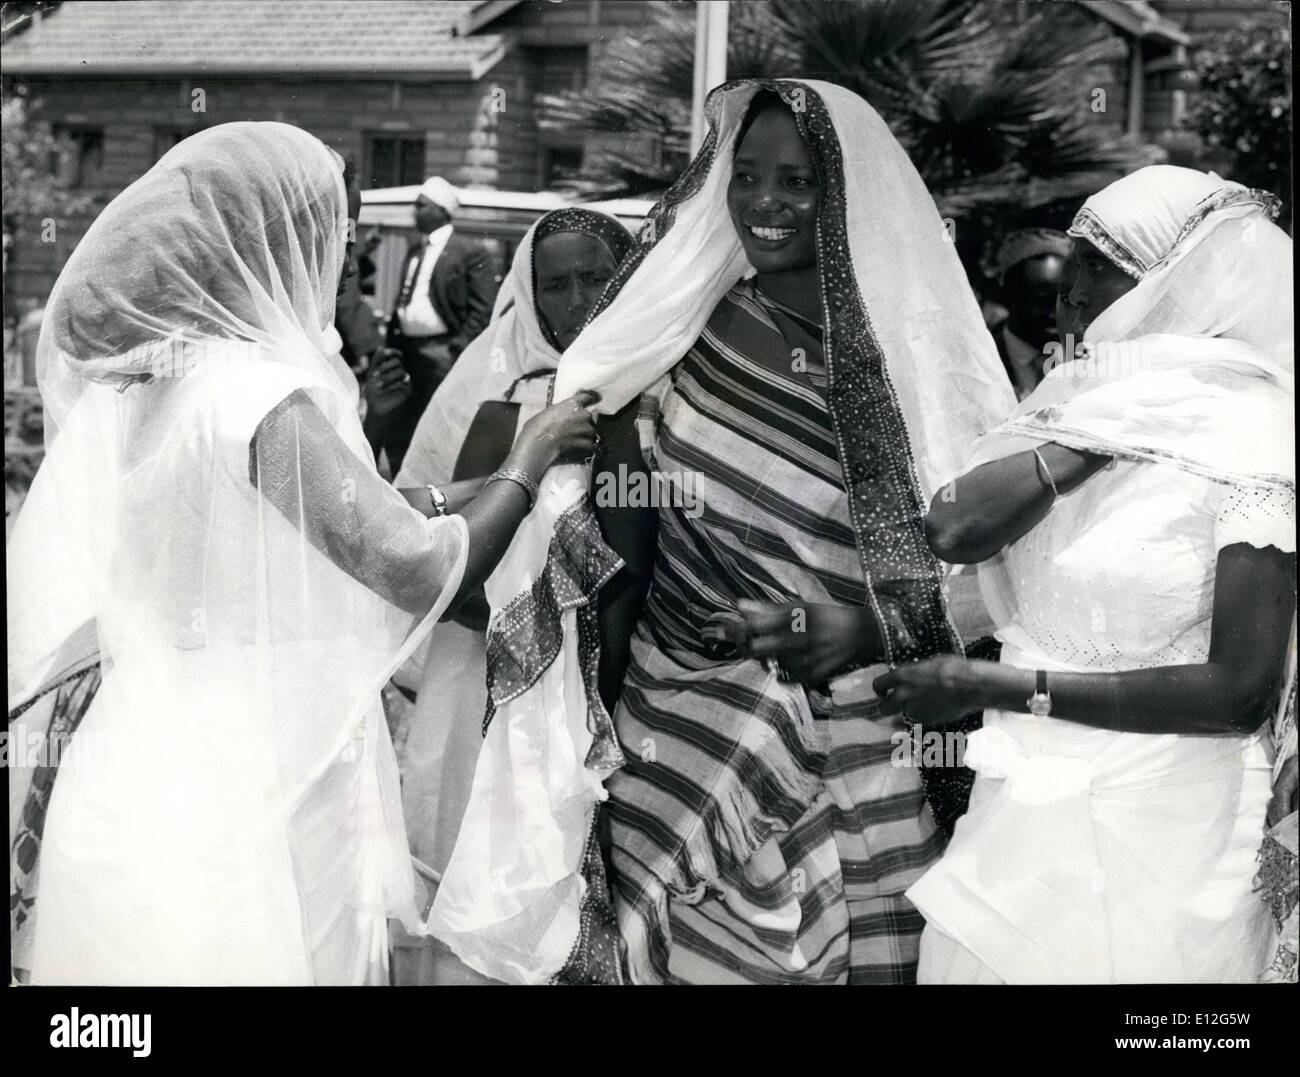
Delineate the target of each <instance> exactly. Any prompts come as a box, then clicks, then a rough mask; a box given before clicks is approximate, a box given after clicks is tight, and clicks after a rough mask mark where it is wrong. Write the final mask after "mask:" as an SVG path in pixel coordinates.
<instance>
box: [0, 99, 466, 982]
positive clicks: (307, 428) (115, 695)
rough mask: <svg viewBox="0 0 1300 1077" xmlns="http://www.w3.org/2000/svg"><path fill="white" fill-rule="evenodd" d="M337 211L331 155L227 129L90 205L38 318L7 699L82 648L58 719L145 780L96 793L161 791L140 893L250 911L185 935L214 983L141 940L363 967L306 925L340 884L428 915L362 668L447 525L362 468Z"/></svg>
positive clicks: (374, 664)
mask: <svg viewBox="0 0 1300 1077" xmlns="http://www.w3.org/2000/svg"><path fill="white" fill-rule="evenodd" d="M348 227H349V225H348V221H347V206H346V193H345V190H344V183H343V177H342V161H341V159H340V158H339V157H338V155H337V154H335V153H333V152H332V151H331V150H329V149H328V148H327V147H326V146H325V145H324V144H323V143H322V142H320V141H319V140H318V139H316V138H314V137H312V136H311V135H308V134H307V133H306V132H304V131H301V130H299V129H297V128H295V127H292V126H289V125H287V124H279V123H232V124H225V125H222V126H219V127H215V128H211V129H209V130H207V131H204V132H201V133H199V134H196V135H194V136H192V137H191V138H189V139H186V140H185V141H184V142H183V143H181V144H180V145H179V146H177V147H176V148H175V149H174V150H172V151H171V152H169V153H168V154H167V155H166V156H165V157H163V158H162V159H161V160H160V161H159V162H158V163H157V164H156V165H155V166H154V167H153V168H152V169H151V170H150V171H149V172H148V173H146V174H145V175H144V176H143V177H142V178H141V179H139V180H138V181H136V182H135V183H134V184H132V185H131V186H130V187H129V188H127V189H126V190H125V191H124V192H123V193H122V194H121V195H119V196H118V198H117V199H115V200H114V201H113V202H112V203H111V204H110V205H109V206H108V207H107V208H106V209H105V210H104V212H103V213H102V214H101V215H100V217H99V218H98V219H97V220H96V221H95V223H94V224H93V225H92V226H91V228H90V230H89V231H88V232H87V234H86V236H85V238H84V239H83V240H82V242H81V243H80V245H79V246H78V247H77V249H76V250H75V251H74V253H73V255H72V257H71V258H70V260H69V262H68V264H67V266H66V267H65V268H64V270H63V272H62V274H61V275H60V277H59V280H58V283H57V284H56V286H55V288H54V291H53V293H52V295H51V299H50V303H49V305H48V307H47V310H46V313H45V321H44V325H43V328H42V332H41V337H40V342H39V345H38V355H37V363H38V381H39V385H40V389H41V394H42V398H43V401H44V404H45V408H46V421H47V442H48V452H47V456H46V459H45V461H44V463H43V464H42V466H41V468H40V470H39V472H38V474H37V476H36V479H35V481H34V483H33V486H32V490H31V493H30V495H29V497H28V500H27V502H26V503H25V505H24V507H23V509H22V512H21V513H20V517H19V520H18V522H17V525H16V527H15V530H14V534H13V536H12V539H11V543H10V546H9V551H8V561H9V581H10V588H9V600H8V609H9V622H10V649H9V676H10V696H9V702H10V709H11V711H12V710H13V709H14V708H15V707H19V706H21V705H23V704H24V703H26V702H28V701H30V700H31V699H34V698H36V697H37V696H38V695H39V694H41V693H42V692H44V691H46V690H48V689H49V688H50V687H51V686H52V685H54V684H57V683H59V681H60V680H62V679H64V678H66V676H67V675H69V674H70V673H73V672H75V671H77V670H78V669H81V668H84V667H85V665H86V664H88V663H90V662H93V661H96V660H100V659H102V660H103V663H104V670H105V675H104V682H103V685H102V687H101V689H100V693H99V696H98V697H97V698H96V700H95V703H94V705H93V706H92V709H91V712H90V714H89V715H88V717H87V719H86V721H85V722H84V723H83V726H82V729H81V730H80V731H79V733H78V738H79V739H80V738H82V737H83V736H86V737H90V736H96V735H100V736H103V737H105V740H106V744H105V748H104V750H106V751H108V752H109V755H110V757H114V758H119V757H116V756H113V753H116V752H126V751H128V750H129V751H130V752H131V753H134V754H132V755H131V756H130V758H129V759H126V758H119V762H120V763H121V768H120V771H112V770H111V769H110V771H107V772H105V773H121V774H138V775H139V776H140V777H139V783H140V784H139V785H138V787H137V789H136V790H135V791H131V790H127V789H122V790H120V793H121V795H120V796H116V798H115V799H114V800H113V804H114V806H115V807H116V808H119V809H120V810H122V811H128V812H129V811H133V810H136V807H138V806H140V805H142V804H143V803H144V802H145V801H146V800H147V799H148V798H149V797H151V796H155V795H158V796H161V795H163V791H164V790H165V789H171V788H172V787H175V788H174V789H173V799H174V802H175V803H174V808H169V809H168V810H167V811H165V812H158V811H148V812H144V813H143V816H142V817H143V818H145V819H147V820H148V822H147V823H142V824H141V830H140V832H139V833H137V834H135V835H133V837H134V838H136V839H137V840H138V841H139V843H140V849H141V857H142V858H147V857H148V855H149V850H151V849H152V850H154V851H155V852H156V851H157V850H159V849H171V850H173V854H172V855H171V856H170V860H171V862H172V866H171V868H170V869H168V868H164V867H163V866H162V865H161V864H160V866H159V867H160V870H159V881H158V882H157V885H156V886H154V887H147V888H145V889H148V890H149V891H150V892H149V893H148V894H146V895H143V896H142V895H140V894H138V893H137V894H134V895H132V898H133V900H138V901H142V902H143V903H144V904H143V905H142V908H145V907H147V908H149V909H151V910H153V912H152V913H150V914H149V915H156V916H157V917H159V919H160V925H161V922H162V921H164V920H165V919H166V917H167V916H168V915H170V910H172V909H184V908H188V907H191V906H192V905H193V895H194V894H196V893H201V894H204V895H205V896H204V899H203V900H204V901H205V902H209V901H210V902H214V903H215V904H216V906H218V908H217V909H215V910H210V912H211V913H212V916H213V917H215V918H219V917H220V916H223V915H227V914H229V915H232V916H236V917H237V918H239V919H240V921H241V922H259V923H261V924H262V928H264V930H265V934H266V937H265V939H263V940H262V941H261V944H260V945H259V946H257V947H255V949H257V951H258V953H257V954H254V955H250V954H249V953H247V952H240V953H238V954H231V955H229V956H227V957H226V958H225V959H224V960H225V962H226V964H224V965H223V964H222V960H223V959H222V958H221V955H220V950H221V947H209V948H207V949H200V950H199V951H197V953H198V957H195V956H194V954H193V953H191V954H190V959H191V961H212V962H214V963H215V964H214V965H213V966H212V967H211V968H209V969H207V970H206V976H207V978H206V979H204V976H205V970H204V969H202V968H197V969H196V968H190V969H185V968H183V967H179V966H180V963H181V962H182V961H183V958H182V957H181V956H177V957H176V958H175V960H176V962H177V963H178V968H177V969H176V970H175V976H174V977H173V971H172V970H171V969H169V968H166V967H164V966H166V963H167V962H168V960H170V959H169V957H168V955H167V954H166V953H165V946H164V945H163V944H160V945H159V947H158V951H157V953H155V958H156V959H157V961H158V962H159V963H160V965H159V966H158V967H156V968H155V969H154V973H155V975H156V977H157V982H174V981H175V980H180V981H183V982H262V981H274V980H277V979H278V980H284V979H287V980H289V981H291V982H302V981H304V980H313V981H315V982H354V981H355V980H356V979H357V977H358V972H357V969H356V968H355V967H352V966H351V965H349V962H351V961H353V959H354V958H355V951H354V950H351V949H349V948H348V946H344V945H342V944H338V943H337V940H334V941H332V942H328V941H326V939H327V937H328V936H330V933H331V932H332V931H335V930H344V931H346V930H352V927H353V926H355V924H356V923H357V920H356V918H350V917H348V916H346V915H340V913H339V908H338V907H339V905H340V904H341V905H342V906H344V907H346V908H350V909H354V910H366V911H368V912H369V913H370V914H371V919H372V920H373V918H374V917H382V916H383V915H387V914H388V913H390V912H391V913H392V914H393V915H400V916H401V917H403V918H404V919H405V920H406V922H407V923H409V924H415V923H416V922H417V920H418V917H417V913H416V910H415V908H414V893H415V890H414V886H413V879H412V876H411V872H410V866H409V860H408V854H407V850H406V842H405V831H404V829H403V826H402V817H401V808H400V804H398V802H397V778H396V768H395V764H394V762H393V760H392V746H391V743H390V741H389V738H388V732H387V729H386V727H385V726H384V723H383V718H382V714H381V713H379V712H378V700H379V691H380V688H381V687H382V685H383V683H384V681H385V680H386V679H387V677H388V676H389V675H390V674H391V671H392V669H394V668H395V667H396V666H397V665H398V664H400V662H401V661H403V660H404V659H405V657H406V656H407V655H408V654H409V653H410V651H411V650H412V649H413V648H414V647H415V646H416V645H417V644H418V643H419V642H420V640H421V639H423V638H424V636H425V635H427V633H428V631H429V629H430V628H431V627H432V625H433V624H434V623H435V621H436V618H437V617H438V616H439V615H440V613H441V611H442V610H443V609H444V608H445V606H446V604H447V601H449V599H450V596H451V595H452V594H454V592H455V589H456V587H457V586H458V585H459V579H460V573H461V571H462V570H463V565H464V547H465V528H464V523H463V521H462V520H460V519H459V518H448V519H447V520H443V521H425V520H424V519H423V518H422V517H420V516H419V514H418V513H415V512H414V510H412V509H411V508H410V507H409V506H408V505H407V504H406V503H405V501H404V500H403V499H402V498H401V497H400V495H398V494H397V493H396V491H393V490H392V489H391V488H390V487H389V486H388V485H387V484H386V483H384V482H383V481H382V480H381V479H379V477H378V476H377V475H376V474H375V469H374V462H373V457H372V456H371V453H370V451H369V448H368V446H367V444H366V441H365V438H364V435H363V434H362V431H361V425H360V421H359V419H358V416H357V409H356V402H357V392H356V383H355V379H354V378H353V376H352V374H351V373H350V371H349V370H348V368H347V367H346V365H345V364H344V363H343V362H342V360H341V359H340V358H339V356H338V353H337V335H336V334H334V332H333V329H332V322H333V317H334V299H335V293H336V289H337V285H338V280H339V275H340V272H341V269H342V265H343V259H344V254H345V244H346V241H347V230H348ZM127 745H129V748H128V747H127ZM133 806H135V807H133ZM195 850H200V851H201V852H198V853H196V852H195ZM366 850H369V851H366ZM162 859H163V860H167V859H169V858H168V857H163V858H162ZM361 863H365V864H366V865H367V867H366V870H365V871H359V870H357V865H358V864H361ZM178 865H183V866H184V868H185V871H186V872H190V873H191V874H189V875H185V874H184V873H183V872H181V871H180V867H179V866H178ZM169 872H170V873H169ZM164 879H171V880H172V881H173V882H174V885H175V886H176V887H178V888H180V889H188V890H189V891H191V893H188V894H183V893H179V892H176V893H172V892H169V886H168V883H167V882H165V881H163V880H164ZM232 880H233V881H232ZM227 888H228V889H229V892H228V893H226V892H225V891H226V890H227ZM104 901H105V902H108V901H109V899H108V898H107V897H106V898H104ZM227 904H229V906H230V907H225V906H226V905H227ZM205 907H206V906H205ZM100 908H102V909H107V908H108V905H107V904H104V905H102V906H100ZM223 909H224V911H223ZM254 910H256V911H254ZM90 911H91V913H94V912H95V911H96V908H95V907H94V906H92V907H91V910H90ZM141 915H142V916H144V915H145V914H143V913H142V914H141ZM178 915H179V914H178ZM145 918H146V919H147V916H145ZM286 925H288V927H287V928H286ZM331 925H332V926H331ZM349 925H352V926H349ZM158 930H159V935H160V938H161V939H163V940H166V939H167V929H166V927H165V925H162V926H160V927H159V929H158ZM214 930H215V929H214ZM257 930H258V929H257V928H256V925H255V924H254V926H250V927H249V929H248V932H249V934H248V936H247V937H248V938H250V939H253V938H256V937H257V934H256V932H257ZM304 939H310V940H312V948H315V949H316V952H315V953H313V954H311V955H310V956H309V957H308V958H307V959H306V961H307V964H304V960H305V959H304V955H303V953H302V944H303V941H304ZM186 941H187V942H189V941H190V940H189V939H188V938H187V940H186ZM45 944H46V946H47V957H48V947H49V946H51V945H55V940H52V939H51V938H49V937H48V936H47V937H46V938H45ZM195 944H196V945H197V943H195ZM41 945H42V935H41V934H40V933H39V932H38V935H37V953H38V958H39V954H40V950H41ZM69 945H72V944H71V943H69ZM172 945H173V946H174V948H175V950H176V952H177V954H178V955H180V954H183V953H184V952H185V947H184V946H180V945H177V944H175V942H174V940H173V943H172ZM309 949H310V948H309ZM66 956H67V957H68V960H69V962H71V963H72V967H74V968H75V967H77V966H76V961H77V957H76V955H75V954H68V955H66ZM380 956H381V957H382V952H381V954H380ZM370 957H373V954H369V953H368V954H366V955H365V958H370ZM83 964H84V961H83ZM192 977H197V979H191V978H192ZM227 977H229V978H230V979H226V978H227Z"/></svg>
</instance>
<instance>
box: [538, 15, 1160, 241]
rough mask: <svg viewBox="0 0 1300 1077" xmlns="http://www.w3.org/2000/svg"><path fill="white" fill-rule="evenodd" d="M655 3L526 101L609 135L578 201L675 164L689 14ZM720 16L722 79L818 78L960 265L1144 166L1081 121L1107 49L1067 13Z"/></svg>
mask: <svg viewBox="0 0 1300 1077" xmlns="http://www.w3.org/2000/svg"><path fill="white" fill-rule="evenodd" d="M655 7H656V9H657V10H656V12H655V17H654V20H653V22H652V24H651V26H650V29H649V31H648V32H647V33H646V34H645V35H643V37H642V38H641V39H638V40H632V39H626V40H623V41H619V42H616V43H614V44H613V45H611V47H610V48H609V49H608V50H607V52H606V54H605V56H604V58H603V61H602V64H601V66H600V69H599V71H598V77H597V80H596V82H595V85H594V86H593V88H591V89H589V90H587V91H584V92H582V93H567V94H562V95H552V96H545V97H542V98H541V99H540V100H539V105H540V109H539V122H540V123H541V125H542V126H544V127H564V128H569V129H574V128H580V129H586V130H595V131H600V132H609V133H610V135H609V138H610V141H611V143H614V144H611V145H609V146H608V147H604V148H600V149H599V150H597V151H596V152H594V153H589V154H588V160H587V162H586V163H585V166H584V169H583V171H582V173H581V174H579V175H578V176H577V177H576V178H575V179H574V180H572V181H570V183H569V184H568V187H569V189H570V190H571V191H573V192H574V193H576V194H578V195H580V196H584V197H615V196H620V195H622V196H627V195H645V194H650V193H657V192H659V191H662V190H663V189H665V188H666V187H667V186H669V185H670V184H671V183H672V181H673V179H674V178H675V177H676V176H677V175H678V174H679V173H680V172H681V170H682V169H683V168H684V167H685V165H686V163H687V152H688V133H689V128H690V88H691V85H692V71H693V63H694V45H695V36H694V24H693V23H694V20H693V19H689V18H683V17H682V6H681V5H678V4H668V3H656V4H655ZM1016 8H1019V9H1020V10H1019V11H1016V10H1014V9H1016ZM730 23H731V25H730V30H729V34H728V48H727V73H728V77H729V78H744V77H775V76H780V75H804V76H807V77H810V78H820V79H825V80H827V81H830V82H835V83H839V84H840V85H843V86H846V87H847V88H849V89H851V90H853V91H855V92H856V93H859V94H861V95H862V96H863V97H865V98H866V99H867V100H868V101H870V102H871V103H872V105H874V106H875V108H876V109H877V110H878V111H879V112H880V113H881V115H882V116H883V117H884V118H885V120H886V121H887V122H888V123H889V125H890V127H891V128H892V129H893V131H894V133H895V134H896V135H897V136H898V138H899V140H900V141H901V142H902V143H903V145H904V146H905V147H906V148H907V150H908V152H909V153H910V154H911V157H912V160H913V161H914V162H915V163H916V166H917V168H918V170H919V171H920V173H921V175H922V177H923V178H924V179H925V181H926V183H927V185H928V186H929V188H930V191H931V193H932V194H933V195H934V197H935V201H936V203H937V204H938V206H939V210H940V213H941V214H942V215H943V216H944V217H948V218H951V219H953V220H954V221H955V222H959V223H958V225H957V227H956V237H957V242H958V249H959V251H961V253H962V255H963V258H964V259H965V260H966V262H967V265H968V266H977V265H979V264H980V262H981V261H982V260H983V259H984V258H986V256H987V250H988V248H989V247H990V245H991V243H992V242H993V240H994V239H995V238H996V236H997V235H998V234H1000V233H1001V232H1003V231H1005V230H1008V229H1011V228H1016V227H1021V226H1024V225H1027V224H1031V223H1032V224H1055V225H1057V226H1060V225H1061V224H1063V223H1064V222H1065V221H1067V220H1068V217H1069V214H1070V213H1071V212H1072V211H1073V209H1074V208H1076V207H1077V205H1078V203H1079V202H1080V201H1081V200H1082V199H1083V198H1084V197H1086V196H1087V195H1088V194H1090V193H1092V192H1093V191H1095V190H1097V189H1098V188H1099V187H1101V186H1103V185H1104V184H1105V183H1107V182H1109V181H1110V180H1112V179H1114V178H1116V177H1117V176H1119V175H1121V174H1123V173H1124V172H1127V171H1131V170H1132V169H1134V168H1136V167H1139V166H1140V165H1142V164H1147V163H1150V161H1151V160H1152V159H1153V151H1152V149H1151V147H1147V146H1142V145H1140V144H1138V143H1136V142H1133V141H1131V140H1129V139H1127V138H1123V137H1117V136H1116V135H1114V134H1113V133H1112V132H1111V130H1110V129H1108V128H1106V127H1105V126H1103V125H1101V124H1098V123H1097V122H1095V118H1094V117H1093V116H1092V115H1091V111H1092V108H1093V107H1095V105H1094V103H1095V102H1096V101H1098V100H1099V99H1098V98H1097V96H1096V95H1095V92H1094V87H1097V85H1098V82H1099V81H1100V80H1099V72H1098V68H1099V67H1101V66H1102V65H1105V64H1107V63H1109V62H1111V61H1114V60H1117V59H1121V58H1122V57H1123V55H1124V51H1123V45H1122V43H1120V42H1119V41H1118V40H1117V39H1115V38H1113V37H1111V36H1110V35H1109V34H1108V32H1107V31H1106V30H1105V29H1103V28H1102V27H1101V26H1100V25H1099V24H1097V23H1096V22H1094V21H1092V20H1090V19H1088V18H1087V16H1086V15H1084V14H1082V13H1081V12H1079V11H1078V10H1077V9H1074V8H1073V7H1072V6H1071V5H1062V4H1006V3H998V4H993V3H990V2H989V0H834V2H822V0H764V2H738V3H733V4H732V5H731V20H730ZM618 143H621V145H619V144H618ZM638 144H640V145H641V146H642V147H644V146H646V145H653V146H655V147H656V148H657V153H654V154H646V153H637V152H635V151H634V147H636V146H637V145H638ZM1156 152H1158V151H1156Z"/></svg>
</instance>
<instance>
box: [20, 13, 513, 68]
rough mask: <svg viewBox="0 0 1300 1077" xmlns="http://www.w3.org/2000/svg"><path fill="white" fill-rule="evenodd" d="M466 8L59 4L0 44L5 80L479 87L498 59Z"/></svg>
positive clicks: (492, 41)
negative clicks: (288, 77) (363, 80)
mask: <svg viewBox="0 0 1300 1077" xmlns="http://www.w3.org/2000/svg"><path fill="white" fill-rule="evenodd" d="M509 6H511V5H502V4H500V3H479V2H475V0H439V2H438V3H429V2H427V0H367V2H365V3H351V2H343V3H340V2H333V3H330V2H321V0H265V2H261V3H230V2H223V0H133V2H132V3H113V2H94V0H84V2H68V3H64V4H62V5H61V6H60V7H59V8H58V9H56V10H55V11H53V12H51V13H49V14H47V15H45V16H44V18H42V19H41V20H40V22H39V23H36V24H35V25H32V26H31V27H29V28H28V29H26V30H24V31H22V32H20V33H17V34H14V35H13V36H12V37H10V38H9V39H8V40H7V41H5V42H4V44H3V45H0V70H3V72H4V74H6V75H104V74H116V75H125V74H152V75H186V76H189V77H193V76H195V75H204V74H207V75H217V74H276V75H280V74H292V73H301V74H329V75H358V74H370V73H379V74H383V75H387V76H389V77H391V76H395V75H406V76H413V75H424V76H431V77H441V78H467V79H474V78H478V77H479V76H480V75H482V74H483V73H484V72H485V71H487V70H488V69H489V68H491V67H492V66H493V65H494V64H495V63H496V62H497V61H498V60H499V59H500V58H501V57H502V56H503V55H504V53H505V49H506V39H505V38H504V37H503V36H502V35H500V34H477V33H473V31H474V30H475V29H476V28H477V26H478V25H479V24H480V23H481V22H482V21H484V19H485V18H490V17H494V16H495V15H496V14H500V12H501V11H503V10H505V9H506V8H508V7H509Z"/></svg>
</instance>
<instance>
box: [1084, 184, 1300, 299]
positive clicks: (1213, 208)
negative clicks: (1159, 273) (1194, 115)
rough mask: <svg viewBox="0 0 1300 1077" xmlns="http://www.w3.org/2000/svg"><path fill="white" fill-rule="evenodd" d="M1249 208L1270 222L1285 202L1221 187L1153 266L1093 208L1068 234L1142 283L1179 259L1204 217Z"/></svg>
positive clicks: (1245, 189)
mask: <svg viewBox="0 0 1300 1077" xmlns="http://www.w3.org/2000/svg"><path fill="white" fill-rule="evenodd" d="M1247 205H1255V206H1259V207H1260V209H1262V210H1263V211H1264V213H1265V215H1266V216H1267V217H1268V219H1269V220H1273V219H1274V218H1276V217H1277V215H1278V213H1279V211H1280V210H1281V208H1282V203H1281V201H1279V199H1278V198H1277V196H1276V195H1272V194H1270V193H1269V192H1268V191H1260V190H1256V189H1254V188H1249V187H1223V188H1220V189H1219V190H1217V191H1215V192H1214V194H1212V195H1210V196H1209V197H1208V198H1205V199H1202V200H1201V202H1200V203H1199V204H1198V205H1197V207H1196V209H1194V210H1193V211H1192V214H1191V216H1189V217H1188V218H1187V220H1186V221H1184V222H1183V226H1182V228H1181V229H1179V231H1178V236H1177V238H1176V239H1175V240H1174V242H1173V245H1172V246H1171V247H1170V248H1169V250H1168V251H1167V252H1165V254H1164V256H1163V257H1162V258H1160V259H1159V260H1158V261H1156V262H1153V263H1152V264H1151V265H1144V264H1143V263H1142V260H1141V259H1140V258H1138V256H1137V255H1135V254H1134V253H1133V252H1132V251H1131V250H1129V249H1128V247H1126V246H1125V245H1124V244H1123V243H1121V242H1120V241H1119V240H1118V239H1117V238H1116V237H1115V236H1113V235H1112V234H1111V233H1110V232H1109V231H1108V230H1107V228H1106V226H1105V224H1103V223H1102V221H1101V219H1100V218H1099V217H1098V216H1097V215H1096V214H1095V213H1093V212H1092V210H1090V209H1081V210H1079V212H1078V213H1076V214H1075V217H1074V221H1073V222H1072V223H1071V224H1070V227H1069V229H1068V233H1069V234H1070V235H1072V236H1078V237H1079V238H1080V239H1086V240H1088V242H1089V243H1091V244H1092V245H1093V246H1094V247H1096V248H1097V249H1098V250H1099V251H1101V253H1102V254H1104V255H1105V256H1106V257H1107V258H1109V259H1110V260H1111V261H1112V262H1114V263H1115V265H1117V266H1118V267H1119V268H1120V269H1122V270H1123V271H1124V272H1125V273H1127V274H1128V275H1129V276H1130V277H1133V278H1134V279H1136V280H1141V279H1142V278H1143V277H1144V276H1146V275H1147V274H1148V273H1150V272H1151V271H1152V270H1153V269H1155V268H1157V267H1158V266H1162V265H1164V264H1165V263H1166V262H1168V261H1170V260H1171V259H1173V258H1176V257H1177V256H1178V254H1179V252H1180V250H1181V249H1182V246H1183V244H1184V243H1186V242H1187V239H1188V237H1190V236H1191V234H1192V233H1193V232H1195V231H1196V230H1197V229H1198V228H1199V227H1200V226H1201V224H1202V223H1203V222H1204V220H1205V218H1206V217H1208V216H1209V215H1210V214H1211V213H1217V212H1218V211H1220V210H1224V209H1231V208H1233V207H1235V206H1247Z"/></svg>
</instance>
